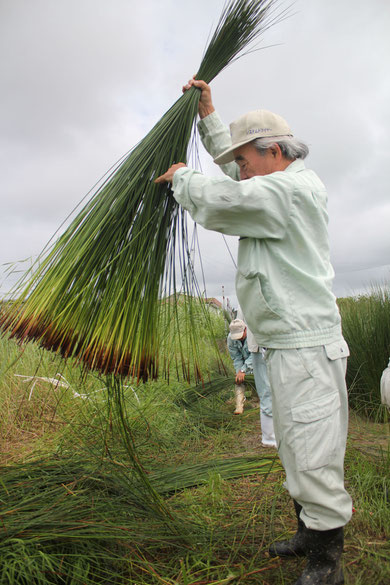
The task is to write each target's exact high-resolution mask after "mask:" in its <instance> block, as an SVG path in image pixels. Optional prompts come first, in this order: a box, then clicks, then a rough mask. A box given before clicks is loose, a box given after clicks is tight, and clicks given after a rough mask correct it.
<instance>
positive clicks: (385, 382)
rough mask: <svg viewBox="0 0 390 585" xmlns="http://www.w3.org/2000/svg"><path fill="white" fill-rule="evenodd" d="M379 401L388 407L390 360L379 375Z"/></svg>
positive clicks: (389, 400) (389, 402)
mask: <svg viewBox="0 0 390 585" xmlns="http://www.w3.org/2000/svg"><path fill="white" fill-rule="evenodd" d="M381 402H382V404H385V405H386V406H387V407H388V408H390V360H389V363H388V366H387V368H386V369H385V370H383V373H382V376H381Z"/></svg>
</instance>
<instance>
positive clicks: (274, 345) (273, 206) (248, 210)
mask: <svg viewBox="0 0 390 585" xmlns="http://www.w3.org/2000/svg"><path fill="white" fill-rule="evenodd" d="M192 86H195V87H196V88H198V89H199V90H200V91H201V98H200V103H199V115H200V118H201V121H200V123H199V131H200V134H201V137H202V140H203V143H204V145H205V147H206V149H207V150H208V151H209V153H210V154H211V155H212V156H213V157H214V160H215V162H216V163H217V164H219V165H221V168H222V170H223V171H224V173H225V174H226V175H227V176H226V177H225V178H222V177H221V178H210V177H206V176H204V175H202V174H201V173H199V172H197V171H195V170H192V169H189V168H187V167H186V166H185V165H184V164H183V163H177V164H174V165H173V166H172V167H171V168H170V169H169V170H168V171H167V172H166V173H165V174H164V175H162V176H161V177H159V178H158V179H157V180H156V181H157V182H164V181H165V182H169V183H171V184H172V189H173V193H174V197H175V198H176V200H177V201H178V202H179V203H180V204H181V205H182V206H183V207H184V208H185V209H187V210H188V211H189V213H190V214H191V216H192V218H193V219H194V220H195V221H197V222H198V223H200V224H201V225H202V226H204V227H205V228H207V229H211V230H216V231H219V232H222V233H224V234H230V235H235V236H239V238H240V241H239V249H238V262H237V265H238V268H237V275H236V290H237V297H238V301H239V303H240V306H241V308H242V310H243V313H244V318H245V321H246V323H247V324H248V327H249V329H250V330H251V331H252V333H253V334H254V336H255V339H256V342H257V344H258V345H259V346H260V347H264V348H267V350H266V362H267V370H268V375H269V379H270V384H271V390H272V403H273V420H274V428H275V435H276V439H277V443H278V451H279V455H280V458H281V460H282V463H283V466H284V468H285V471H286V486H287V488H288V490H289V492H290V495H291V496H292V498H293V500H294V505H295V509H296V513H297V517H298V530H297V533H296V534H295V535H294V536H293V537H292V539H290V540H289V541H282V542H276V543H274V544H273V545H272V546H271V548H270V553H271V554H272V555H280V556H282V555H283V556H295V555H306V557H307V559H308V562H307V565H306V567H305V569H304V571H303V574H302V575H301V577H300V578H299V579H298V581H297V582H296V585H303V584H307V585H320V584H321V585H322V584H326V585H335V584H337V585H339V584H341V583H343V582H344V578H343V573H342V569H341V562H340V561H341V554H342V550H343V526H344V525H345V524H346V523H347V522H348V521H349V520H350V518H351V514H352V503H351V498H350V496H349V495H348V493H347V492H346V490H345V487H344V453H345V445H346V435H347V417H348V403H347V391H346V385H345V370H346V361H347V360H346V358H347V356H348V354H349V352H348V346H347V344H346V343H345V341H344V339H343V337H342V333H341V322H340V315H339V311H338V309H337V304H336V299H335V297H334V295H333V294H332V292H331V283H332V278H333V274H334V273H333V269H332V266H331V264H330V258H329V243H328V232H327V223H328V215H327V209H326V206H327V193H326V189H325V186H324V185H323V183H322V182H321V180H320V179H319V178H318V176H317V175H316V174H315V173H314V172H313V171H311V170H309V169H306V167H305V164H304V162H303V159H304V158H305V157H306V155H307V153H308V148H307V146H306V145H304V144H303V143H301V142H299V141H297V140H296V139H295V138H294V137H293V135H292V132H291V130H290V128H289V126H288V124H287V123H286V121H285V120H284V119H283V118H281V117H280V116H278V115H276V114H273V113H272V112H269V111H267V110H256V111H254V112H249V113H248V114H246V115H244V116H242V117H241V118H239V119H238V120H236V121H235V122H233V123H232V124H231V125H230V134H229V131H228V129H227V128H225V126H224V125H223V124H222V123H221V121H220V119H219V117H218V115H217V113H216V112H215V109H214V106H213V103H212V99H211V91H210V88H209V86H208V85H207V84H206V83H205V82H203V81H198V80H195V79H192V80H191V81H190V82H189V83H188V84H187V86H185V87H184V88H183V89H184V90H187V89H190V88H191V87H192Z"/></svg>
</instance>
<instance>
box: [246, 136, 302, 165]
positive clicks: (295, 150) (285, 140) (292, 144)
mask: <svg viewBox="0 0 390 585" xmlns="http://www.w3.org/2000/svg"><path fill="white" fill-rule="evenodd" d="M273 144H278V145H279V148H280V150H281V151H282V155H283V156H284V158H286V159H287V160H295V159H296V158H302V159H304V158H306V157H307V155H308V154H309V147H308V146H307V144H305V143H304V142H300V141H299V140H297V139H296V138H294V137H293V136H275V137H274V138H268V137H266V138H256V139H255V140H254V141H253V145H254V147H255V148H256V150H257V151H258V152H259V153H260V154H261V155H262V156H264V154H265V151H266V150H268V149H269V148H270V147H271V146H272V145H273Z"/></svg>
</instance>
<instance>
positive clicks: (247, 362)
mask: <svg viewBox="0 0 390 585" xmlns="http://www.w3.org/2000/svg"><path fill="white" fill-rule="evenodd" d="M227 346H228V350H229V353H230V357H231V358H232V360H233V365H234V370H235V372H236V374H237V372H240V371H241V372H245V374H251V373H252V369H253V366H252V354H251V352H250V351H249V349H248V340H247V338H245V339H244V341H243V342H242V341H241V339H232V338H231V336H230V333H229V335H228V337H227Z"/></svg>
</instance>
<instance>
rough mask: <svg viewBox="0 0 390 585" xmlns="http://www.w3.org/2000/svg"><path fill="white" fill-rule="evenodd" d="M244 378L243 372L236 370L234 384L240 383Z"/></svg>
mask: <svg viewBox="0 0 390 585" xmlns="http://www.w3.org/2000/svg"><path fill="white" fill-rule="evenodd" d="M244 380H245V372H241V371H239V372H237V374H236V384H242V383H243V382H244Z"/></svg>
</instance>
